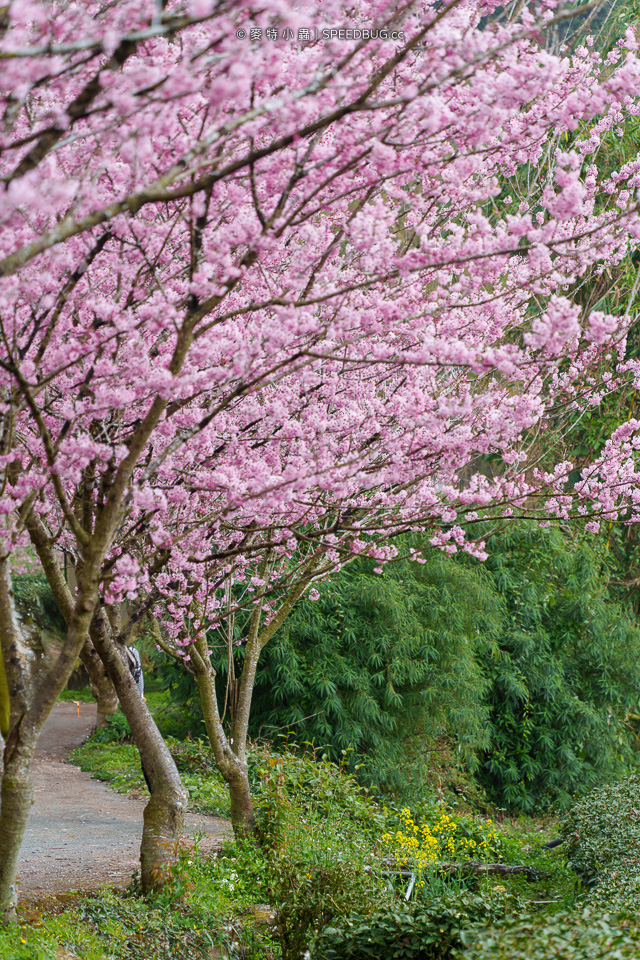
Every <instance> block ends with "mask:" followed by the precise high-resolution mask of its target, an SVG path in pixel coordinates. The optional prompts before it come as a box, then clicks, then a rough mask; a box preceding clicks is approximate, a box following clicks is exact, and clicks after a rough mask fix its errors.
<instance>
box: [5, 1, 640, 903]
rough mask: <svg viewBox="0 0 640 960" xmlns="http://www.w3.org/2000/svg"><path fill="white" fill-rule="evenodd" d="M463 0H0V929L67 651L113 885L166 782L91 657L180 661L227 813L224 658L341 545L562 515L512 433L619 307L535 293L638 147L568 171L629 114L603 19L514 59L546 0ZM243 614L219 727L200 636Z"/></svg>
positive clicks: (248, 684) (136, 714) (604, 229)
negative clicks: (128, 838)
mask: <svg viewBox="0 0 640 960" xmlns="http://www.w3.org/2000/svg"><path fill="white" fill-rule="evenodd" d="M496 10H497V4H495V3H493V2H492V0H452V2H451V3H449V4H442V3H435V2H431V0H420V2H415V3H413V2H407V3H397V2H394V3H389V2H388V0H374V2H367V3H364V2H362V3H358V2H356V3H355V4H353V3H350V4H343V3H342V2H341V0H328V2H326V3H324V4H322V6H321V8H320V9H319V10H318V9H316V8H315V7H313V6H312V5H310V4H309V5H307V4H306V3H304V2H302V3H297V4H295V5H292V4H289V3H287V2H285V0H280V2H277V3H272V4H270V5H269V7H268V9H265V8H264V7H263V6H261V5H260V4H257V3H256V4H253V3H248V4H245V5H244V6H243V7H242V8H238V6H237V5H236V4H233V3H231V2H229V0H220V2H216V0H190V2H185V3H181V2H176V3H169V4H157V3H155V2H153V0H146V2H145V0H142V2H141V0H136V2H135V3H134V2H132V0H120V2H119V3H116V4H107V3H101V2H97V0H96V2H93V0H92V2H87V0H83V2H76V0H70V2H67V3H65V4H60V5H59V6H58V5H57V4H53V5H52V4H50V3H45V2H44V0H20V2H17V0H16V2H14V3H9V4H8V5H7V6H6V7H4V8H3V11H2V22H1V24H0V28H1V31H2V36H1V38H0V70H1V71H2V73H3V82H2V84H1V86H0V89H2V90H3V91H11V93H5V94H4V95H3V97H2V129H1V130H0V178H1V180H2V186H3V189H2V192H1V193H0V324H1V325H0V333H1V340H0V391H1V395H0V418H1V419H0V445H1V449H0V468H1V470H2V488H1V489H2V494H1V497H0V511H1V513H2V518H3V524H2V537H1V540H0V644H1V647H2V653H3V661H4V665H5V670H6V676H7V681H8V690H9V698H10V707H11V712H10V719H9V727H8V732H7V738H6V746H5V751H4V775H3V780H2V806H1V809H0V904H1V905H2V911H3V917H4V918H5V919H10V918H11V917H12V915H13V911H14V909H15V870H16V863H17V856H18V851H19V847H20V843H21V840H22V836H23V834H24V829H25V825H26V819H27V816H28V811H29V807H30V804H31V778H30V765H31V758H32V755H33V750H34V748H35V744H36V742H37V739H38V736H39V734H40V731H41V730H42V727H43V724H44V722H45V720H46V718H47V716H48V714H49V712H50V710H51V708H52V706H53V704H54V703H55V701H56V699H57V697H58V695H59V693H60V691H61V690H62V688H63V686H64V684H65V682H66V680H67V678H68V676H69V674H70V672H71V671H72V669H73V668H74V666H75V663H76V661H77V658H78V656H79V654H80V653H81V651H82V650H83V648H84V649H85V652H86V651H87V650H93V651H94V652H96V653H97V654H98V655H99V658H100V660H101V662H102V664H103V666H104V669H105V670H106V672H107V673H108V675H109V677H110V678H111V681H112V682H113V684H114V685H115V688H116V690H117V693H118V697H119V699H120V702H121V704H122V706H123V709H124V711H125V713H126V715H127V717H128V719H129V722H130V725H131V728H132V732H133V734H134V737H135V739H136V742H137V744H138V746H139V748H140V752H141V756H142V759H143V763H144V765H145V769H146V770H147V772H148V775H149V778H150V781H151V786H152V793H151V799H150V801H149V803H148V805H147V807H146V809H145V824H144V832H143V843H142V849H141V856H142V878H143V884H144V886H145V887H146V888H149V887H152V886H153V885H154V884H156V883H158V882H161V879H162V869H163V866H164V863H165V861H166V856H167V854H166V851H165V850H164V847H163V843H162V841H163V840H164V839H166V838H167V837H169V838H171V837H174V836H176V835H177V834H178V833H179V831H180V829H181V824H182V817H183V812H184V807H185V803H186V792H185V791H184V788H183V787H182V784H181V782H180V778H179V776H178V774H177V771H176V769H175V766H174V764H173V761H172V760H171V757H170V755H169V752H168V750H167V748H166V746H165V745H164V743H163V741H162V738H161V737H160V735H159V733H158V731H157V729H156V728H155V725H154V724H153V721H152V719H151V717H150V715H149V712H148V710H147V708H146V705H145V704H144V702H143V701H142V700H141V698H140V697H139V695H138V692H137V689H136V687H135V684H134V683H133V682H132V680H131V677H130V676H129V674H128V670H127V668H126V665H125V663H124V661H123V658H122V656H121V655H120V653H119V650H120V649H121V647H122V644H123V643H125V642H127V640H128V639H129V638H130V636H131V633H132V631H134V630H135V629H137V627H138V626H139V624H140V622H141V621H142V619H143V618H144V617H146V616H155V615H158V616H159V617H160V618H161V620H162V624H159V623H158V622H157V621H155V629H156V635H157V639H158V642H159V643H160V644H163V645H164V646H165V647H166V648H167V649H170V650H171V651H172V652H173V654H174V655H176V656H178V657H180V658H181V659H182V660H183V661H185V662H186V663H187V664H188V665H189V664H190V665H191V668H192V669H194V671H195V673H196V677H197V679H198V683H199V687H200V691H201V694H202V696H203V701H206V702H207V704H208V706H207V711H206V713H207V717H208V726H209V735H210V738H211V742H212V747H213V750H214V753H215V756H216V760H217V762H218V765H219V767H220V769H221V771H222V772H223V775H224V776H225V778H226V779H227V781H228V783H229V786H230V792H231V799H232V817H233V820H234V826H235V827H236V828H237V829H238V830H251V827H252V816H253V815H252V810H251V803H250V796H249V791H248V780H247V767H246V756H245V742H246V730H247V723H248V715H249V709H250V703H251V691H252V686H253V678H254V676H255V670H256V668H257V663H258V658H259V654H260V650H261V649H262V648H263V647H264V645H265V644H266V643H267V642H268V640H269V639H270V638H271V636H273V634H274V633H275V631H276V629H277V628H278V627H279V626H280V624H281V623H282V622H283V620H284V618H285V617H286V615H287V613H288V612H289V610H290V609H292V607H293V605H294V604H295V603H296V602H297V600H298V599H299V598H300V597H301V596H302V595H303V593H304V592H305V591H306V590H309V589H311V590H312V589H313V586H312V584H313V580H314V579H316V578H318V577H320V576H326V575H327V574H328V573H329V572H331V570H333V569H336V567H338V566H339V565H340V564H341V563H344V562H346V561H347V560H348V559H349V557H353V556H357V555H360V554H363V553H366V554H369V555H373V556H376V557H378V558H379V560H380V562H381V563H384V562H387V561H389V560H391V559H393V556H394V552H395V548H394V546H393V544H392V542H391V541H392V539H393V537H394V536H396V535H398V534H400V533H402V532H404V531H407V530H412V529H422V530H424V529H425V528H426V529H429V530H431V531H432V542H433V545H434V546H437V547H440V548H441V549H444V550H447V551H449V552H452V551H454V550H456V549H467V550H470V551H471V552H474V553H475V554H476V555H477V556H479V557H480V558H482V556H483V553H482V545H477V544H470V543H467V542H466V539H465V534H464V524H465V522H467V521H470V520H473V518H474V517H475V516H477V515H478V512H479V511H486V510H487V509H491V510H493V511H496V512H500V513H501V514H502V515H508V513H509V512H510V511H517V510H522V509H523V508H525V507H526V508H527V509H529V508H530V506H531V504H532V503H533V502H534V501H535V502H539V503H544V499H543V500H541V499H540V498H541V497H543V498H546V505H545V506H544V509H545V510H546V511H547V512H549V511H551V512H553V511H554V510H558V509H565V504H566V503H568V501H565V500H564V499H562V498H565V497H568V496H569V493H568V491H567V489H566V478H567V474H568V469H569V467H568V465H566V464H562V463H561V464H558V466H557V469H556V470H555V472H551V473H546V474H541V473H540V474H536V473H535V472H534V470H533V468H532V465H531V464H530V463H527V459H526V458H527V445H526V442H524V438H527V437H530V436H531V435H532V434H535V433H536V431H539V430H543V429H544V427H545V426H546V424H548V423H549V422H553V419H554V417H555V416H556V413H557V407H558V404H559V403H560V401H561V400H562V399H564V398H566V397H567V396H571V397H572V401H571V402H572V403H576V404H578V405H579V404H581V403H584V404H587V403H588V402H589V400H590V399H593V397H594V396H596V395H597V393H598V391H599V390H600V391H601V390H602V389H606V390H610V389H615V388H616V385H617V384H619V383H620V382H623V381H624V382H627V381H628V380H629V378H630V377H633V376H634V370H633V369H631V367H630V366H629V364H628V363H625V360H624V357H625V349H624V341H625V333H626V329H627V328H628V326H629V323H630V320H631V318H630V317H629V316H628V315H624V316H620V317H614V316H608V315H605V314H603V313H601V312H600V313H598V312H596V311H592V312H591V313H589V314H588V315H582V313H581V311H580V308H579V307H578V306H577V305H576V304H575V303H574V302H573V301H572V300H571V298H570V293H571V289H572V287H573V286H574V285H575V284H576V283H577V282H579V281H580V279H581V278H584V277H585V276H587V275H588V274H589V273H590V272H593V271H599V270H603V269H604V268H606V267H607V266H608V265H611V264H613V263H615V262H617V261H619V260H620V259H621V258H623V257H624V256H625V255H626V254H627V252H628V250H629V249H630V247H634V246H635V244H636V242H637V238H638V237H639V236H640V218H639V217H638V214H637V210H636V198H635V195H636V187H637V177H638V169H640V162H637V163H636V162H634V163H631V164H627V165H626V167H625V168H624V169H622V170H620V171H615V172H614V173H613V174H611V175H609V176H607V177H606V178H605V179H604V180H603V179H601V178H599V177H598V175H597V169H596V167H595V164H594V162H593V157H594V154H595V152H596V151H597V149H598V145H599V143H600V142H601V140H602V138H603V137H605V136H608V135H610V131H611V130H614V129H615V128H616V127H619V126H620V125H621V124H624V122H625V119H626V117H627V116H629V115H636V114H637V112H638V110H639V109H640V101H639V99H638V96H639V94H640V62H639V61H638V58H637V56H636V49H637V43H636V40H635V36H634V34H633V33H632V31H629V32H628V33H627V35H626V38H625V39H624V40H623V41H621V43H620V44H619V45H618V46H617V47H615V49H614V50H613V52H612V53H611V54H610V55H609V56H608V57H607V58H606V59H605V60H603V59H602V57H601V56H600V55H599V54H598V53H597V52H595V51H594V50H593V49H592V48H590V47H589V46H588V45H587V46H585V47H579V48H578V49H577V50H576V51H575V54H573V55H571V56H569V55H562V53H560V54H559V55H552V54H551V53H549V52H548V51H546V50H545V49H544V47H543V45H542V44H541V35H542V34H541V31H542V30H543V29H545V28H547V27H548V26H549V25H550V24H553V23H556V22H561V20H562V19H563V18H564V17H566V16H568V15H569V13H568V12H566V11H563V10H562V9H560V8H559V7H558V5H557V4H556V3H555V2H553V0H551V2H550V0H545V2H544V3H543V4H541V6H540V7H537V8H536V9H531V10H530V9H528V8H523V10H522V11H521V12H520V14H519V18H518V19H509V18H505V17H501V16H497V15H495V14H496ZM565 131H571V132H572V139H573V142H572V144H571V146H570V148H565V149H560V143H561V140H562V135H563V134H564V133H565ZM523 171H525V173H524V174H523ZM516 176H518V177H519V178H520V179H519V183H520V184H522V182H526V184H527V187H526V190H525V192H524V195H521V199H520V201H519V203H518V204H517V205H515V204H514V203H513V202H512V201H511V198H510V195H509V183H510V180H511V179H512V178H514V177H516ZM523 176H524V178H525V179H524V181H523V179H522V178H523ZM603 198H604V199H603ZM605 366H606V369H607V371H608V372H607V374H606V376H607V381H606V384H605V385H604V386H603V384H602V372H603V369H604V367H605ZM612 370H613V372H611V371H612ZM487 457H495V458H498V459H499V461H500V463H501V465H502V469H501V471H500V472H499V474H498V475H497V476H489V475H487V471H485V470H483V469H481V463H482V460H483V458H487ZM584 489H585V493H584V496H585V503H584V505H583V507H582V509H584V510H585V511H586V512H595V514H597V512H598V510H599V509H600V508H601V504H600V502H598V503H596V507H595V510H594V508H592V507H591V506H590V504H591V501H592V500H593V499H594V497H593V496H592V495H591V492H589V491H587V490H586V487H585V488H584ZM535 498H538V499H537V500H535ZM596 500H597V497H596ZM604 506H605V508H607V507H608V506H609V505H608V504H605V505H604ZM567 508H568V507H567ZM592 522H596V521H595V520H592ZM27 540H28V541H29V542H30V543H31V545H32V547H33V548H34V549H35V551H36V553H37V555H38V558H39V560H40V563H41V564H42V567H43V569H44V571H45V573H46V576H47V578H48V580H49V582H50V584H51V587H52V590H53V592H54V595H55V597H56V600H57V602H58V604H59V606H60V609H61V611H62V613H63V616H64V618H65V620H66V623H67V635H66V639H65V642H64V644H63V646H62V649H61V651H60V654H59V656H58V658H57V660H56V661H55V663H54V664H53V666H51V667H50V668H49V669H47V670H46V671H45V672H41V673H40V674H38V675H37V676H33V675H32V674H31V673H30V671H29V662H28V657H27V655H26V651H25V645H24V639H23V637H22V636H21V631H20V625H19V622H18V620H17V618H16V615H15V608H14V604H13V598H12V591H11V576H10V559H11V555H12V553H13V552H14V551H15V550H16V549H18V548H20V547H21V546H22V545H23V544H24V543H25V542H26V541H27ZM63 552H64V553H65V554H66V555H67V556H70V557H71V558H73V564H74V570H75V577H74V583H73V585H71V583H67V581H66V580H65V577H64V572H63V565H62V563H61V560H60V558H61V556H62V555H63ZM125 602H126V603H127V605H128V606H129V613H130V615H129V616H128V617H127V618H126V619H125V618H123V617H122V605H123V603H125ZM243 611H247V618H248V619H247V624H246V630H245V634H244V642H245V659H244V664H245V666H244V670H243V675H242V678H241V680H240V681H239V686H238V689H237V691H236V692H235V693H234V696H235V697H236V701H235V704H234V706H235V710H234V719H233V729H232V730H231V732H230V734H229V735H228V736H227V735H226V733H225V730H224V729H223V724H222V712H221V710H220V707H219V705H218V703H217V701H216V698H215V688H214V685H213V668H212V666H211V662H210V660H209V656H208V651H207V643H206V639H207V636H206V634H207V630H211V629H212V628H213V629H216V628H218V629H224V628H227V629H228V625H229V617H230V616H233V615H235V614H241V613H242V612H243ZM88 638H90V641H91V643H89V639H88ZM187 658H189V659H187Z"/></svg>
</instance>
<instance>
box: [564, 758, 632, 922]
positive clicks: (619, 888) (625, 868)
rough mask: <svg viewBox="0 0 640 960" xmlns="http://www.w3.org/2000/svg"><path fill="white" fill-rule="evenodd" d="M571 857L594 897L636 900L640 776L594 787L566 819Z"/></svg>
mask: <svg viewBox="0 0 640 960" xmlns="http://www.w3.org/2000/svg"><path fill="white" fill-rule="evenodd" d="M562 835H563V836H564V838H565V842H566V847H567V857H568V861H569V863H570V865H571V866H572V867H573V869H574V870H575V872H576V873H577V874H578V876H579V877H580V879H581V881H582V883H583V884H584V885H585V886H587V887H588V888H589V889H590V895H591V899H593V900H595V901H597V902H603V901H608V902H612V903H617V904H624V903H625V902H632V901H636V902H637V898H638V892H639V890H640V777H637V776H636V777H629V778H628V779H627V780H623V781H622V783H616V784H612V785H610V786H607V787H601V788H600V789H599V790H594V791H593V793H590V794H589V795H588V796H586V797H584V799H583V800H581V801H580V802H579V803H577V804H575V806H574V807H572V809H571V811H570V812H569V814H568V815H567V816H566V817H565V819H564V821H563V823H562Z"/></svg>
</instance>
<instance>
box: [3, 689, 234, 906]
mask: <svg viewBox="0 0 640 960" xmlns="http://www.w3.org/2000/svg"><path fill="white" fill-rule="evenodd" d="M95 725H96V705H95V704H93V703H81V704H80V715H79V716H78V711H77V708H76V706H75V704H73V703H58V704H56V706H55V707H54V708H53V711H52V713H51V716H50V717H49V720H48V721H47V724H46V726H45V728H44V730H43V733H42V736H41V738H40V742H39V744H38V748H37V750H36V754H35V757H34V762H33V780H34V787H35V803H34V805H33V808H32V810H31V815H30V817H29V823H28V824H27V833H26V837H25V841H24V844H23V847H22V851H21V855H20V863H19V865H18V877H19V881H20V888H19V889H20V894H21V896H25V895H26V896H27V897H33V896H38V895H41V894H55V893H62V892H65V891H69V890H95V889H97V888H98V887H101V886H104V885H105V884H107V885H109V886H116V887H124V886H126V884H127V883H128V882H129V881H130V879H131V875H132V873H133V871H134V870H135V869H136V868H137V867H138V866H139V851H140V838H141V836H142V811H143V809H144V803H145V801H144V800H135V799H133V798H132V797H127V796H124V795H123V794H119V793H114V792H113V791H112V790H109V788H108V787H106V786H105V785H104V784H103V783H100V782H99V781H98V780H93V779H92V778H91V774H89V773H83V772H82V771H81V770H79V769H78V768H77V767H74V766H72V765H71V764H69V763H65V762H64V760H65V759H66V757H68V755H69V753H70V752H71V750H73V748H74V747H77V746H78V745H79V744H81V743H82V741H83V740H84V739H85V738H86V737H87V736H88V734H89V733H90V732H91V730H92V729H93V728H94V727H95ZM186 820H187V823H186V830H187V833H188V834H189V835H191V836H193V834H194V833H201V834H204V837H203V839H202V842H201V845H200V846H201V849H202V850H207V849H213V848H215V847H216V846H217V845H218V844H219V842H220V840H221V839H222V838H223V837H226V836H230V835H231V826H230V824H229V823H228V822H227V821H226V820H219V819H217V818H216V817H205V816H199V815H196V814H189V815H188V816H187V818H186Z"/></svg>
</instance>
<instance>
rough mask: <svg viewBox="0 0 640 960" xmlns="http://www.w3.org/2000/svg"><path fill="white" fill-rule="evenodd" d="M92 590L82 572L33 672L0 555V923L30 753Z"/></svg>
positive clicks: (5, 560)
mask: <svg viewBox="0 0 640 960" xmlns="http://www.w3.org/2000/svg"><path fill="white" fill-rule="evenodd" d="M90 560H91V558H90ZM89 570H91V565H90V566H89ZM96 593H97V589H96V581H95V580H94V579H92V578H91V576H87V578H86V579H83V581H82V582H81V583H80V584H79V587H78V594H77V600H76V603H75V604H74V605H73V607H72V609H71V611H70V616H69V621H68V629H67V636H66V639H65V642H64V644H63V646H62V649H61V651H60V653H59V654H58V656H57V658H56V660H55V661H54V662H53V663H52V664H51V665H48V666H46V667H42V666H40V668H39V670H38V671H37V675H36V676H34V675H33V674H32V663H33V660H32V658H30V657H29V655H28V651H27V649H26V645H25V643H24V640H23V637H22V633H21V630H20V625H19V621H18V617H17V615H16V610H15V603H14V598H13V587H12V583H11V567H10V561H9V556H8V554H6V553H3V554H0V650H1V652H2V660H3V664H4V670H5V674H6V682H7V689H8V693H9V702H10V715H9V724H8V731H7V735H6V740H5V747H4V758H3V759H4V764H3V770H2V785H1V789H0V798H1V805H0V920H1V922H2V923H3V924H6V923H8V922H10V921H13V920H14V919H15V911H16V905H17V888H16V867H17V863H18V856H19V853H20V847H21V845H22V840H23V838H24V832H25V829H26V825H27V819H28V817H29V810H30V808H31V805H32V803H33V787H32V782H31V763H32V759H33V753H34V750H35V747H36V744H37V741H38V737H39V736H40V733H41V732H42V728H43V726H44V724H45V722H46V720H47V717H48V716H49V714H50V712H51V710H52V708H53V705H54V704H55V702H56V700H57V699H58V697H59V696H60V694H61V692H62V690H63V689H64V686H65V684H66V682H67V680H68V679H69V676H70V675H71V672H72V670H73V669H74V667H75V664H76V662H77V660H78V656H79V653H80V649H81V647H82V644H83V643H84V640H85V638H86V636H87V631H88V628H89V623H90V622H91V618H92V616H93V611H94V608H95V603H96Z"/></svg>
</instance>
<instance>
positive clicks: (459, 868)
mask: <svg viewBox="0 0 640 960" xmlns="http://www.w3.org/2000/svg"><path fill="white" fill-rule="evenodd" d="M430 869H433V870H434V871H436V872H437V873H439V874H441V875H442V874H446V876H448V877H453V876H459V875H460V874H465V873H484V874H489V873H495V874H498V875H499V876H503V877H510V876H513V875H514V874H518V873H522V874H524V876H525V877H526V879H527V880H528V881H529V882H530V883H535V882H536V881H537V880H545V879H547V878H548V877H551V876H552V874H551V873H550V872H549V871H548V870H537V869H536V868H535V867H531V866H528V865H527V864H524V863H515V864H512V863H479V862H476V861H473V860H469V861H467V862H465V863H434V864H430ZM390 873H395V874H397V875H399V876H402V877H412V876H413V875H414V871H413V870H402V869H397V870H392V871H390Z"/></svg>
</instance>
